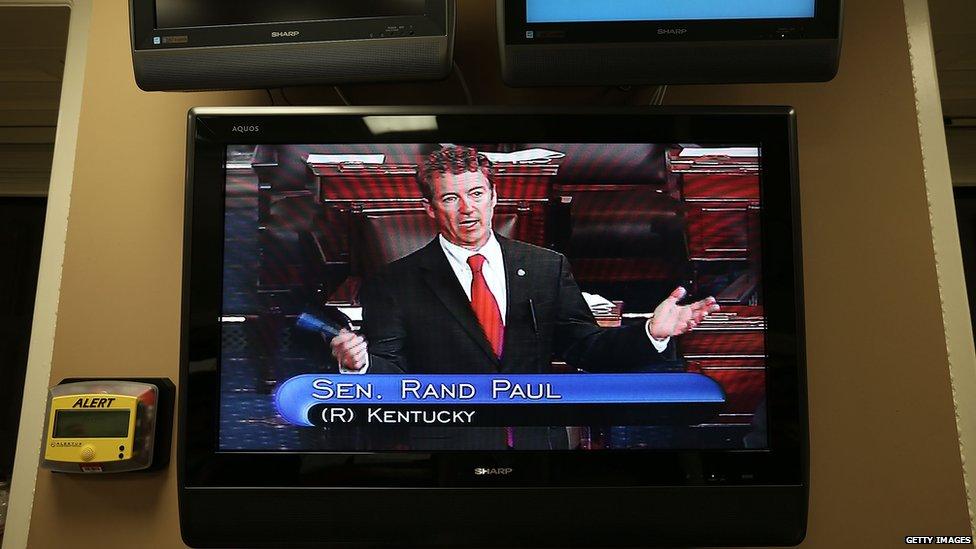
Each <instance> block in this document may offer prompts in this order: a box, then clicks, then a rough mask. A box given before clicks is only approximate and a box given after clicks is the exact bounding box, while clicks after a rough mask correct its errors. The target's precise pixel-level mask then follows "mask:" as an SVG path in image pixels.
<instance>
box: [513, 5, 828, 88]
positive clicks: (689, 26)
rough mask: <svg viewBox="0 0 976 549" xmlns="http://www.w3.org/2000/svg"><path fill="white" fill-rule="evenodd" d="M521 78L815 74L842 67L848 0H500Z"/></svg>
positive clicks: (821, 77) (738, 78)
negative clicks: (843, 19)
mask: <svg viewBox="0 0 976 549" xmlns="http://www.w3.org/2000/svg"><path fill="white" fill-rule="evenodd" d="M496 2H497V9H498V22H499V25H498V41H499V48H500V52H501V61H502V75H503V78H504V79H505V82H507V83H508V84H510V85H514V86H554V85H623V84H720V83H735V82H809V81H826V80H830V79H832V78H833V77H834V75H835V74H836V73H837V67H838V62H839V57H840V44H841V40H840V38H841V14H842V11H843V6H842V0H747V1H741V2H727V1H723V0H693V1H687V2H670V3H669V2H647V1H643V0H620V1H615V2H602V1H599V0H496Z"/></svg>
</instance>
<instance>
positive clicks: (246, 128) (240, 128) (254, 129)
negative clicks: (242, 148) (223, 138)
mask: <svg viewBox="0 0 976 549" xmlns="http://www.w3.org/2000/svg"><path fill="white" fill-rule="evenodd" d="M230 131H232V132H234V133H249V132H258V131H261V127H260V126H233V127H232V128H231V129H230Z"/></svg>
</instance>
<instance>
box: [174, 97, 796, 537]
mask: <svg viewBox="0 0 976 549" xmlns="http://www.w3.org/2000/svg"><path fill="white" fill-rule="evenodd" d="M796 162H797V160H796V135H795V126H794V114H793V111H792V109H790V108H788V107H729V108H725V107H723V108H717V107H716V108H643V109H603V110H582V111H579V110H572V111H571V110H569V109H513V108H492V109H489V108H482V109H467V110H463V109H446V108H431V107H419V108H412V109H407V108H362V109H356V108H328V109H326V108H205V109H194V110H192V111H191V112H190V115H189V126H188V144H187V186H186V218H185V223H186V229H185V250H184V284H183V317H182V318H183V326H182V355H181V356H182V359H181V372H180V407H179V420H180V422H179V425H180V427H179V439H178V440H179V491H180V523H181V528H182V533H183V537H184V540H185V541H186V542H187V543H188V544H189V545H191V546H265V547H278V546H321V545H326V546H328V545H333V546H340V545H343V546H345V545H344V544H347V545H349V546H354V545H361V546H369V547H375V546H386V545H390V546H402V545H416V546H425V547H428V546H450V547H454V546H466V545H476V546H518V547H525V546H598V547H604V546H616V545H624V546H635V545H661V544H663V545H726V544H748V545H759V544H774V545H782V544H794V543H798V542H799V541H800V540H801V539H802V538H803V536H804V532H805V527H806V509H807V490H808V481H807V454H808V451H807V423H806V421H807V420H806V396H805V395H806V391H805V373H804V358H803V357H804V345H803V323H802V319H803V314H802V312H803V307H802V291H801V283H800V272H801V270H800V246H799V220H798V205H797V200H798V195H797V177H796Z"/></svg>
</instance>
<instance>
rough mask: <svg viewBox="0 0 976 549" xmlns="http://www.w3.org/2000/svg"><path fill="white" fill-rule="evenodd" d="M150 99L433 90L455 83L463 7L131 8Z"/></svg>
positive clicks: (182, 4)
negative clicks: (431, 86)
mask: <svg viewBox="0 0 976 549" xmlns="http://www.w3.org/2000/svg"><path fill="white" fill-rule="evenodd" d="M129 11H130V28H131V38H132V62H133V66H134V68H135V77H136V83H137V84H138V85H139V87H140V88H142V89H144V90H147V91H159V90H200V89H244V88H273V87H281V86H297V85H308V84H340V83H350V82H382V81H399V80H433V79H439V78H444V77H446V76H447V75H448V74H450V71H451V66H452V63H453V50H454V25H455V0H370V1H368V2H362V1H358V0H331V1H329V2H322V1H319V0H275V1H273V2H268V1H265V0H237V1H235V2H214V1H212V0H129Z"/></svg>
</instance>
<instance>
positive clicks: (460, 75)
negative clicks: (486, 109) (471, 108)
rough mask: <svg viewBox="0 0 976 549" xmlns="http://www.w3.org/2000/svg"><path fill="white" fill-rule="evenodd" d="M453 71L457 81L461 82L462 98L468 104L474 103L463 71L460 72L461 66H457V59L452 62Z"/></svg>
mask: <svg viewBox="0 0 976 549" xmlns="http://www.w3.org/2000/svg"><path fill="white" fill-rule="evenodd" d="M454 72H456V73H457V76H458V82H460V83H461V89H462V90H464V99H465V100H466V101H467V102H468V105H474V99H473V98H472V97H471V89H470V88H468V81H467V80H465V78H464V73H463V72H461V67H459V66H458V64H457V61H455V62H454Z"/></svg>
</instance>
